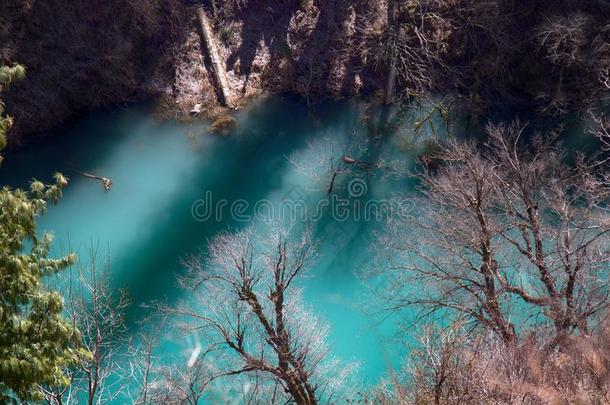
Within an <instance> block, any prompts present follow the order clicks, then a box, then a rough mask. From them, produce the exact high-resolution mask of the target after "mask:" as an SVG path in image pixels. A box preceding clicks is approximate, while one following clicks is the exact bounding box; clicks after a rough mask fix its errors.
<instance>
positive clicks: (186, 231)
mask: <svg viewBox="0 0 610 405" xmlns="http://www.w3.org/2000/svg"><path fill="white" fill-rule="evenodd" d="M285 108H286V107H285V106H279V105H277V104H275V105H274V104H273V103H272V104H266V105H265V106H264V107H261V108H257V109H256V110H255V111H252V112H250V113H248V115H247V117H246V119H245V120H244V121H245V122H242V123H241V125H240V127H241V126H244V125H245V126H246V127H245V128H244V127H241V128H238V131H237V133H235V134H233V135H232V136H233V137H234V138H233V139H227V140H226V141H224V142H222V145H220V146H219V147H218V148H217V150H215V151H214V156H212V157H211V160H210V161H208V162H199V165H198V166H197V168H196V169H195V170H196V172H198V175H197V176H196V177H195V178H194V179H193V181H192V184H190V185H188V186H187V187H184V188H181V189H180V191H179V192H178V193H176V194H175V195H174V196H173V201H171V203H169V204H168V206H167V207H162V209H165V210H167V209H170V210H171V215H163V213H162V212H159V213H155V214H153V215H152V218H154V219H155V221H154V225H153V228H152V230H151V231H149V233H150V235H151V236H150V237H148V238H143V239H140V240H138V241H137V242H136V243H135V244H133V245H132V246H130V247H129V251H128V252H127V253H125V254H123V255H121V256H119V257H116V258H115V260H113V272H114V273H115V274H118V275H119V276H118V277H117V278H116V286H117V287H118V286H125V287H126V288H127V289H128V291H129V295H130V297H131V299H132V300H133V303H134V304H141V303H147V302H150V301H151V300H155V299H161V298H163V299H164V300H166V301H169V302H171V301H173V300H174V299H176V298H177V297H178V295H179V293H180V292H179V291H178V290H177V288H176V278H175V277H176V274H177V273H179V272H180V271H181V266H180V262H179V260H180V258H181V257H184V256H185V255H188V254H193V253H197V252H198V250H199V249H200V248H205V245H206V243H207V241H208V240H209V239H210V238H212V237H214V236H215V235H216V234H217V233H219V232H221V231H225V230H238V229H240V228H243V227H246V226H248V225H249V224H248V223H247V222H244V221H238V220H236V219H235V218H232V217H231V215H230V214H229V208H228V206H227V207H224V209H223V220H222V221H220V222H218V221H214V220H210V221H206V222H198V221H197V220H196V219H195V218H193V215H192V212H191V211H192V205H193V203H195V201H197V200H198V199H204V198H205V193H206V192H211V195H212V196H213V201H214V202H218V201H220V200H226V201H228V203H229V205H230V204H231V202H233V201H236V200H242V199H243V200H245V201H248V202H249V203H250V204H249V208H248V210H246V211H245V212H244V213H243V215H245V216H247V215H251V214H252V207H253V204H254V202H255V201H257V200H260V199H262V198H264V197H265V196H266V195H267V194H268V193H269V192H270V191H272V190H273V189H276V188H277V187H279V186H280V184H279V183H278V176H277V173H281V172H282V171H283V170H285V167H286V165H288V164H289V163H288V161H287V160H286V159H285V158H284V155H287V154H290V153H291V152H292V151H293V150H295V149H297V148H300V147H302V146H303V145H304V140H305V135H307V134H308V133H310V131H311V127H310V125H309V124H308V123H307V120H306V119H305V118H306V112H305V111H304V110H303V108H304V106H303V105H299V104H296V105H294V106H293V108H294V111H292V113H291V115H290V119H289V120H284V119H278V117H285V116H286V111H285ZM299 117H302V118H299ZM249 124H252V127H248V126H249ZM240 138H241V139H240ZM243 138H248V139H246V140H244V139H243ZM206 167H207V168H206ZM161 218H163V219H161ZM159 219H161V220H159ZM142 252H145V253H144V254H142ZM122 272H124V274H125V276H120V274H121V273H122ZM131 308H132V309H131V311H130V313H129V315H130V317H129V319H130V320H132V321H134V320H136V319H138V318H140V316H141V315H142V311H141V309H139V308H138V307H137V305H133V306H132V307H131Z"/></svg>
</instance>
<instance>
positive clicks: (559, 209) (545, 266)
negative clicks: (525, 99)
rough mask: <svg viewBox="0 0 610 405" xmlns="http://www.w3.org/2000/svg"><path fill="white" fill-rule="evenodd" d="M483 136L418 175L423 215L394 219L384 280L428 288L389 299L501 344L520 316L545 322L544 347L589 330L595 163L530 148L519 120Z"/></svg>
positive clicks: (603, 192)
mask: <svg viewBox="0 0 610 405" xmlns="http://www.w3.org/2000/svg"><path fill="white" fill-rule="evenodd" d="M487 133H488V137H489V140H488V142H487V143H486V145H474V144H471V143H461V142H456V141H452V142H449V143H448V144H447V145H441V146H440V152H439V153H438V154H437V155H436V156H435V157H436V159H437V162H439V165H440V166H439V168H438V170H437V171H436V172H435V173H430V172H429V171H424V172H423V174H421V175H420V176H419V178H420V180H421V182H422V194H423V199H422V201H421V203H420V204H418V205H419V207H420V210H419V211H418V212H416V215H414V218H411V219H409V220H408V221H407V223H404V221H401V220H399V221H394V222H391V223H390V230H391V231H393V232H390V236H389V239H384V244H385V245H386V247H388V248H389V252H388V253H389V256H388V257H389V259H390V263H391V265H392V268H393V269H394V270H395V271H394V272H393V274H396V276H397V277H398V279H395V278H391V282H392V283H393V284H394V285H400V284H397V283H403V282H404V279H406V280H407V282H408V283H413V282H416V283H418V284H416V285H420V286H421V285H425V287H426V288H423V289H422V288H420V289H418V291H417V292H415V293H411V294H409V293H406V294H405V292H404V291H403V292H402V293H397V292H396V291H394V292H392V294H391V296H390V297H389V298H390V299H391V301H390V302H391V305H392V308H393V309H399V308H401V307H403V306H405V305H416V306H418V307H420V308H423V309H424V312H423V314H424V315H427V314H430V313H436V312H440V313H443V314H451V313H453V314H454V315H455V314H456V313H457V314H459V316H460V317H463V316H466V317H467V318H468V319H470V320H473V321H475V323H476V324H477V325H478V326H481V327H483V328H485V329H488V330H492V331H494V332H495V333H496V334H497V335H498V336H500V337H501V338H502V339H503V340H504V341H505V342H510V341H514V340H515V332H514V328H513V326H512V323H511V321H510V319H511V318H514V317H515V316H516V315H517V314H520V315H525V316H530V317H540V316H542V317H543V319H547V320H549V321H550V323H551V324H552V326H553V328H554V333H555V340H554V341H553V342H552V343H551V344H557V343H561V341H562V340H565V338H566V337H567V336H568V335H570V334H572V333H574V332H576V331H578V332H581V333H585V334H588V333H590V331H591V326H594V325H595V324H596V323H597V321H598V320H599V318H600V316H601V314H602V313H603V312H604V310H605V309H606V308H607V307H608V303H609V301H608V298H609V297H608V294H609V291H610V290H609V288H608V287H609V286H608V274H607V273H608V263H609V261H610V259H609V258H608V251H609V249H610V244H609V239H608V234H609V232H610V216H609V215H608V212H607V209H606V208H605V207H606V204H607V202H608V197H609V195H608V188H607V186H606V185H604V182H603V180H596V181H594V179H598V178H597V177H596V176H595V174H594V173H591V172H590V171H589V168H590V167H595V164H594V163H595V162H594V163H593V164H589V165H584V164H579V165H576V166H575V167H570V166H568V165H566V164H565V163H563V154H562V150H561V148H560V147H559V146H557V145H556V142H555V141H556V140H555V139H554V137H547V138H542V137H535V138H534V139H533V140H532V141H531V142H529V143H526V141H525V139H523V138H524V137H522V133H523V126H521V125H519V124H518V123H515V124H513V125H510V126H505V125H495V126H494V125H490V126H488V128H487ZM409 229H412V230H413V233H409V232H407V230H409ZM400 236H402V238H399V237H400ZM406 285H413V284H406ZM515 308H518V309H519V310H518V313H517V312H516V311H515Z"/></svg>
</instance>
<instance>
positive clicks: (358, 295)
mask: <svg viewBox="0 0 610 405" xmlns="http://www.w3.org/2000/svg"><path fill="white" fill-rule="evenodd" d="M363 117H365V118H366V119H363ZM392 117H393V116H392V113H391V112H390V111H385V110H380V109H376V110H367V111H366V114H365V109H364V107H363V106H362V105H359V104H349V103H337V104H328V105H324V106H322V107H319V108H317V112H316V113H311V112H310V111H309V110H308V109H307V107H306V105H305V103H303V102H302V101H298V100H296V101H295V100H292V99H274V100H270V101H266V102H264V103H261V104H258V105H254V106H252V107H250V108H248V109H247V110H245V111H242V112H240V113H239V114H238V115H237V118H238V125H237V129H236V131H235V133H234V134H232V135H231V136H230V137H220V136H217V135H213V134H209V133H208V132H207V130H206V125H205V124H203V123H189V124H187V123H175V122H157V121H156V120H155V119H154V118H153V117H152V116H151V114H150V111H149V109H148V108H147V107H146V106H136V107H132V108H130V109H128V110H113V111H110V112H108V111H106V112H99V113H94V114H91V115H89V116H87V117H85V118H82V119H80V120H78V121H77V122H75V123H73V124H71V125H69V126H67V127H65V128H62V129H59V130H57V133H56V134H53V136H50V137H47V138H46V139H45V140H43V141H42V142H38V143H36V144H34V145H32V146H30V147H28V148H27V149H25V150H23V151H20V152H19V153H13V154H10V153H9V154H8V156H7V157H6V160H5V163H4V165H3V167H2V170H0V181H1V182H2V183H3V184H7V183H8V184H11V185H14V186H25V185H26V184H27V182H28V180H29V179H31V178H33V177H36V178H38V179H41V180H50V176H51V174H52V173H53V172H54V171H56V170H57V171H62V172H64V173H65V174H67V175H68V176H69V177H70V185H69V187H68V188H67V189H66V190H65V192H64V198H63V200H62V201H61V202H60V204H58V205H57V206H53V207H51V208H50V209H49V210H48V213H47V214H46V215H44V216H43V217H42V218H41V220H40V222H39V224H40V228H41V229H42V230H48V231H52V232H53V233H54V234H55V235H56V239H55V241H56V242H55V249H56V251H55V253H56V254H59V253H60V252H64V251H67V250H71V251H76V252H78V253H79V254H80V256H81V258H82V257H85V256H86V252H87V250H88V248H89V247H90V246H91V245H92V244H97V245H99V246H100V253H101V254H103V255H109V257H110V266H111V272H112V284H113V286H114V287H115V288H120V287H124V288H126V289H127V291H128V294H129V297H130V299H131V300H132V305H131V307H130V310H129V313H128V323H129V326H130V328H131V329H133V330H136V329H137V328H138V321H139V320H141V319H142V318H143V317H144V316H145V315H146V310H144V309H142V308H141V306H140V304H145V303H149V302H151V301H165V302H169V303H171V302H174V301H176V300H177V299H179V298H180V294H181V291H180V290H179V289H178V288H177V287H176V282H175V276H176V274H179V273H180V272H181V271H182V268H181V265H180V259H181V258H183V257H184V256H185V255H188V254H192V253H196V252H197V251H198V250H199V249H200V248H203V249H205V246H206V243H207V241H208V240H209V239H210V238H211V237H213V236H214V235H215V234H217V233H218V232H220V231H222V230H236V229H241V228H243V227H246V226H252V227H261V226H263V225H262V222H264V221H261V220H260V218H258V219H257V218H250V219H246V220H240V219H238V218H237V219H236V218H231V216H230V215H229V212H228V210H227V209H225V211H224V214H223V216H222V218H221V220H216V219H215V218H210V219H208V220H206V221H202V220H197V219H196V218H194V217H193V212H192V211H193V204H194V203H196V202H197V201H200V200H202V199H204V200H205V198H207V196H208V195H211V198H212V200H213V201H214V202H217V201H221V200H226V201H228V202H229V204H230V203H231V202H233V201H236V200H240V199H243V200H244V201H246V202H248V203H249V204H250V206H249V208H248V209H246V211H245V212H246V215H248V214H253V212H254V204H255V202H256V201H260V200H265V201H269V202H270V204H271V205H272V206H278V205H279V204H281V202H282V201H285V200H286V199H295V198H299V199H302V200H303V201H306V204H307V205H308V206H312V205H313V204H315V203H316V202H317V201H319V200H320V199H323V198H325V197H326V188H327V186H328V183H327V182H325V180H324V175H325V168H324V167H323V165H322V166H320V165H318V166H316V164H317V163H319V161H320V156H319V155H318V154H320V153H321V154H322V155H324V153H326V152H328V145H334V146H335V147H337V151H338V152H337V153H339V156H340V155H341V154H342V153H347V152H346V151H348V152H349V153H350V154H351V155H352V156H354V157H356V158H359V159H362V160H366V161H376V160H378V159H379V156H382V155H383V156H387V157H389V158H391V159H398V160H400V162H396V164H395V167H400V168H402V169H404V168H407V167H409V166H410V165H411V164H412V162H413V150H412V147H411V146H412V143H413V142H414V140H413V139H412V138H405V137H404V136H397V135H396V132H397V131H396V128H395V126H394V124H392V120H393V118H392ZM407 121H408V120H407ZM405 125H409V124H408V122H407V124H405ZM399 132H400V131H399ZM316 145H318V146H320V145H323V147H322V149H319V148H317V147H316ZM291 161H292V162H295V161H296V162H302V163H306V162H309V163H308V164H311V167H313V169H312V171H313V172H314V173H305V172H304V171H303V170H300V169H299V168H298V167H297V166H295V165H294V164H292V163H291ZM316 162H317V163H316ZM76 171H84V172H89V173H95V174H98V175H101V176H106V177H109V178H111V179H112V181H113V187H112V189H111V190H110V191H109V192H104V190H103V188H102V185H101V183H100V182H98V181H94V180H91V179H87V178H84V177H82V176H80V175H78V174H77V173H76ZM354 176H355V177H358V178H359V179H362V181H363V182H364V185H365V187H366V190H365V191H364V192H362V193H360V192H359V191H358V192H357V195H356V196H353V195H351V194H354V193H353V192H352V193H351V194H350V190H349V189H348V185H349V184H350V183H349V182H350V181H351V180H352V179H353V177H354ZM411 187H412V185H411V184H410V183H409V182H408V181H407V180H405V179H404V178H401V177H399V176H389V177H388V178H382V177H381V176H377V175H375V174H366V175H363V174H362V173H356V174H355V175H352V174H344V175H341V176H339V178H338V179H337V183H336V185H335V191H334V193H333V194H336V195H337V196H339V197H342V198H347V199H351V200H350V201H352V200H359V201H362V202H364V201H366V200H369V199H373V198H377V199H379V198H389V197H390V196H391V195H393V193H394V192H396V191H399V192H402V193H404V192H405V191H407V192H408V190H410V189H411ZM379 229H380V223H379V222H378V221H366V220H363V219H362V218H360V219H359V218H354V217H353V216H348V217H347V218H333V216H332V215H330V214H328V213H326V214H324V215H322V216H321V218H320V219H319V220H318V221H317V222H316V224H315V227H314V230H315V234H316V235H315V236H316V237H317V238H318V239H320V241H321V247H320V257H319V260H318V261H317V262H316V263H317V264H316V265H315V268H314V269H313V271H312V274H313V277H312V278H310V279H307V280H306V281H305V282H304V286H305V294H304V296H305V299H306V302H307V303H308V304H309V305H310V306H311V308H312V309H313V310H314V312H316V313H317V314H318V315H320V316H321V317H322V318H323V319H325V320H327V321H328V322H329V324H330V342H329V343H330V345H331V347H332V348H333V352H334V354H335V355H336V356H338V357H339V358H341V359H344V360H346V361H357V362H358V363H359V364H360V368H359V374H358V378H359V379H360V381H361V382H362V383H364V384H366V385H369V384H374V383H377V382H378V381H379V379H380V378H381V377H382V376H384V375H385V374H386V373H387V371H388V370H390V369H391V368H393V367H396V366H398V365H399V364H400V362H401V360H402V359H400V358H396V353H397V352H400V350H397V348H396V343H395V341H394V340H393V338H394V337H395V334H396V333H397V331H398V329H397V325H396V321H395V320H394V319H393V318H391V317H390V318H389V319H385V318H384V316H385V315H386V314H375V312H376V309H377V307H376V302H375V299H374V297H373V296H372V295H371V293H370V291H369V289H368V288H367V286H366V285H365V283H364V282H363V281H362V280H361V279H360V278H359V277H358V273H359V272H360V271H361V270H362V269H364V268H366V267H367V266H370V265H371V263H372V254H371V252H370V250H369V245H370V241H371V237H372V233H373V232H374V231H378V230H379ZM384 319H385V320H384ZM382 321H383V322H382Z"/></svg>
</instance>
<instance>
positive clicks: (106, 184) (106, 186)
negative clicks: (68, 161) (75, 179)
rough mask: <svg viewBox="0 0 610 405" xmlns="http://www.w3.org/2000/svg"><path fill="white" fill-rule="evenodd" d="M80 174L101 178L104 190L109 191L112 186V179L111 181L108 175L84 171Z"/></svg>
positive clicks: (91, 177) (96, 178)
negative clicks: (103, 175)
mask: <svg viewBox="0 0 610 405" xmlns="http://www.w3.org/2000/svg"><path fill="white" fill-rule="evenodd" d="M78 174H80V175H81V176H84V177H88V178H90V179H95V180H100V181H101V182H102V185H103V186H104V191H108V190H110V187H112V181H110V179H109V178H108V177H101V176H96V175H95V174H90V173H84V172H78Z"/></svg>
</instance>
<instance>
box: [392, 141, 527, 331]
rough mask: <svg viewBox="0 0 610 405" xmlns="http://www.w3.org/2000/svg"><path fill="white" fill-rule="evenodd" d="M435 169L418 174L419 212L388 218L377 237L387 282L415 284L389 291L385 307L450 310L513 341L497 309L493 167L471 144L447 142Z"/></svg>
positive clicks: (499, 292) (505, 318)
mask: <svg viewBox="0 0 610 405" xmlns="http://www.w3.org/2000/svg"><path fill="white" fill-rule="evenodd" d="M435 158H436V159H440V160H442V161H443V162H444V165H443V166H442V167H440V168H438V170H437V171H436V172H434V171H431V170H430V168H429V167H424V170H423V171H421V172H420V173H419V174H418V176H417V177H418V178H419V180H420V181H421V183H422V190H421V191H422V195H421V197H420V199H419V201H418V203H417V204H416V205H417V206H418V207H419V208H420V209H419V210H418V211H417V212H416V213H415V214H414V215H413V216H412V217H410V218H407V223H405V222H404V220H403V218H398V219H397V220H396V221H390V223H389V227H388V230H389V232H388V234H387V236H386V237H384V238H383V240H382V245H383V246H385V249H389V250H388V251H387V254H388V259H389V260H390V266H391V269H392V270H391V271H392V273H391V275H392V277H390V279H391V281H390V283H391V284H393V285H396V286H400V285H406V286H409V285H418V286H420V287H421V288H418V293H417V294H410V293H408V292H407V293H404V292H403V293H398V294H396V293H395V291H391V292H389V295H387V298H388V299H389V302H390V305H391V308H392V309H399V308H401V307H403V306H405V305H408V306H413V305H415V306H418V307H420V308H422V313H421V315H422V316H426V315H430V314H434V313H437V312H439V313H443V311H446V310H448V309H449V310H451V311H453V312H456V313H457V314H458V316H460V317H464V316H465V317H467V318H469V319H474V320H476V322H477V323H478V324H479V325H482V326H484V327H486V328H488V329H490V330H493V331H495V332H496V333H497V334H498V335H499V336H501V337H502V339H504V340H505V341H507V342H511V341H514V339H515V331H514V327H513V325H512V324H511V322H510V321H509V317H508V316H506V314H505V313H504V310H503V308H502V300H503V291H502V289H501V288H499V283H498V280H497V279H496V277H495V274H496V273H497V266H498V264H497V261H496V256H497V251H498V249H499V246H498V240H497V234H498V225H497V224H496V223H495V221H494V219H493V217H492V216H491V214H490V210H491V209H492V208H493V205H494V202H495V198H496V190H495V181H496V179H495V176H494V171H493V166H492V164H490V162H488V161H486V160H485V159H483V158H482V157H481V156H480V155H479V153H478V151H477V149H476V146H475V145H474V144H473V143H460V142H458V141H455V140H453V141H450V142H449V143H448V144H446V145H444V146H442V147H441V149H440V151H439V153H438V154H437V155H436V156H435Z"/></svg>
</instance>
